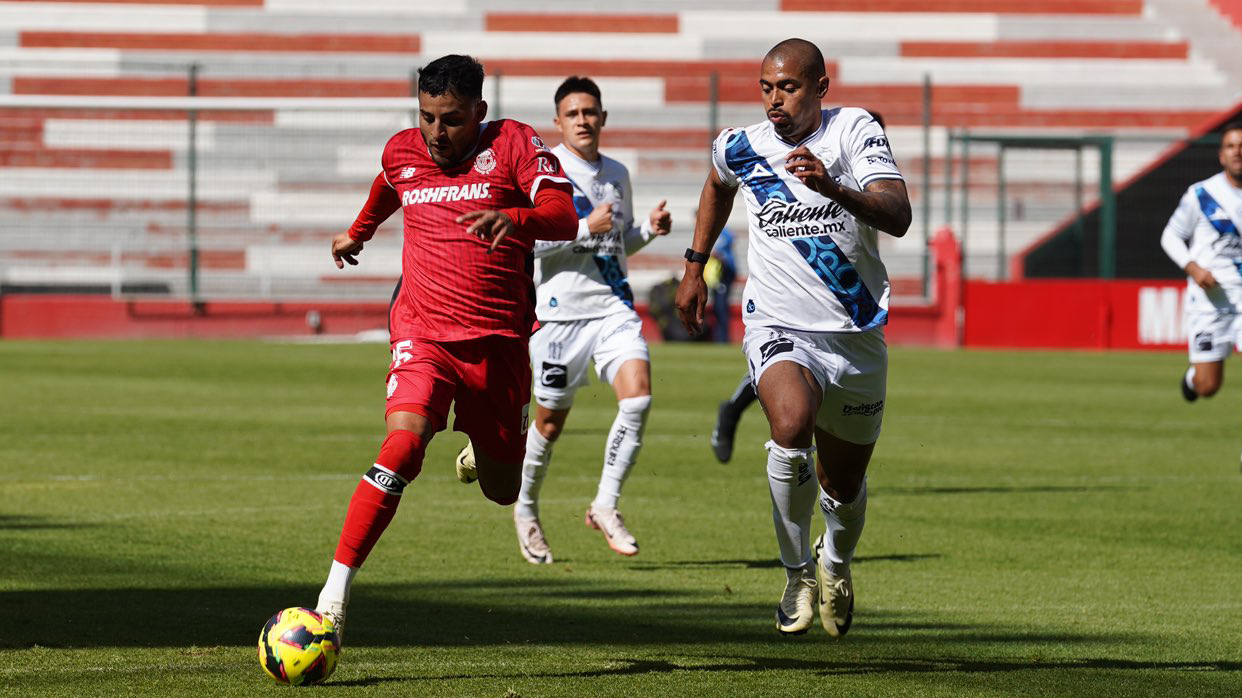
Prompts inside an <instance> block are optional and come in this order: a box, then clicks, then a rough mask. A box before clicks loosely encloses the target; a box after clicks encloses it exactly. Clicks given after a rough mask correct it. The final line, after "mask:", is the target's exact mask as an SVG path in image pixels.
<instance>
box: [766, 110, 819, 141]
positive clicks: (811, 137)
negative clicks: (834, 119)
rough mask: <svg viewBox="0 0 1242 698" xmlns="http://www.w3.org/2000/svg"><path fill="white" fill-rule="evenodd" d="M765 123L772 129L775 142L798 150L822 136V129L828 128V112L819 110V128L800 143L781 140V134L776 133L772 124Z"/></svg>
mask: <svg viewBox="0 0 1242 698" xmlns="http://www.w3.org/2000/svg"><path fill="white" fill-rule="evenodd" d="M766 123H767V125H768V128H770V129H772V135H773V136H775V137H776V140H778V141H780V142H781V143H783V144H785V145H792V146H793V147H795V148H799V147H801V146H804V145H806V144H807V143H810V142H811V141H813V140H815V139H816V138H819V137H820V136H822V135H823V134H824V129H825V128H826V127H827V126H828V110H827V109H820V110H819V128H817V129H815V130H814V131H811V135H809V136H807V137H806V138H803V139H802V140H801V141H799V142H797V143H790V142H789V141H787V140H785V139H784V138H781V134H779V133H777V132H776V127H775V126H773V125H772V122H771V121H768V122H766Z"/></svg>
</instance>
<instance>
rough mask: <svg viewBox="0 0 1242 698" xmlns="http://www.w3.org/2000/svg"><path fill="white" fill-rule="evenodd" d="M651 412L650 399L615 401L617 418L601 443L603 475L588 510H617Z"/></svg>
mask: <svg viewBox="0 0 1242 698" xmlns="http://www.w3.org/2000/svg"><path fill="white" fill-rule="evenodd" d="M650 410H651V396H650V395H643V396H642V397H627V398H623V399H621V400H618V401H617V418H616V419H614V420H612V428H611V429H609V430H608V441H607V442H605V443H604V472H603V473H601V474H600V478H599V489H598V490H597V491H596V493H595V501H594V502H592V503H591V506H593V507H595V508H597V509H616V508H617V500H618V499H620V498H621V486H622V485H624V484H625V478H627V477H629V475H630V470H631V469H633V467H634V461H636V460H638V450H639V449H640V448H642V446H643V427H645V426H646V424H647V412H648V411H650Z"/></svg>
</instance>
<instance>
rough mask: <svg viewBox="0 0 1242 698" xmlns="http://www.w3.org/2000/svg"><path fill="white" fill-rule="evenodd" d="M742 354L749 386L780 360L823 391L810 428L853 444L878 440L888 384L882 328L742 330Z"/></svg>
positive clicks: (886, 349)
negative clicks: (808, 375) (800, 368)
mask: <svg viewBox="0 0 1242 698" xmlns="http://www.w3.org/2000/svg"><path fill="white" fill-rule="evenodd" d="M742 352H743V353H745V354H746V362H747V363H748V364H749V366H750V380H751V382H752V383H753V384H754V385H755V386H758V385H759V379H760V378H761V377H762V376H763V372H764V371H766V370H767V369H768V368H769V367H770V366H772V365H774V364H777V363H780V362H781V361H792V362H794V363H796V364H798V365H799V366H804V367H806V368H807V369H808V370H810V372H811V374H812V375H814V376H815V380H816V382H818V383H819V387H820V389H821V390H823V392H824V401H823V402H822V403H820V406H819V414H818V415H816V417H815V426H816V427H818V428H820V429H823V430H824V431H826V432H828V433H829V434H832V435H833V436H835V437H837V438H839V439H842V440H844V441H848V442H850V443H854V444H870V443H875V441H876V439H878V438H880V424H881V422H882V421H883V420H884V397H885V387H886V385H887V381H888V344H887V343H885V341H884V328H883V327H877V328H876V329H873V330H868V331H866V332H839V333H819V332H797V331H794V330H778V329H772V328H767V327H756V328H754V329H751V328H747V329H746V335H745V336H744V337H743V338H742Z"/></svg>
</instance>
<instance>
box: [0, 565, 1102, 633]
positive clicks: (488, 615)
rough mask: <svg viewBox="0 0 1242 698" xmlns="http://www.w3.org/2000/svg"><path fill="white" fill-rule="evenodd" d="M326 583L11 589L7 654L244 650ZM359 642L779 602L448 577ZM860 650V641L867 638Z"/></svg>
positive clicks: (882, 615) (384, 612)
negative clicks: (272, 619) (280, 613)
mask: <svg viewBox="0 0 1242 698" xmlns="http://www.w3.org/2000/svg"><path fill="white" fill-rule="evenodd" d="M317 594H318V588H316V587H309V586H289V587H283V588H281V587H276V588H240V587H231V588H186V589H75V590H31V591H14V592H5V593H0V617H3V618H4V619H5V628H4V632H3V633H0V649H7V648H28V647H32V646H35V645H39V646H43V647H55V648H64V647H79V648H90V647H188V646H198V647H204V646H214V645H224V646H239V645H240V646H245V645H248V644H250V643H252V642H254V641H256V640H257V638H258V634H259V629H260V628H261V627H262V626H263V623H264V621H266V620H267V618H268V617H269V616H270V615H271V614H272V613H275V612H276V611H277V610H279V609H281V608H286V607H289V606H294V605H298V604H313V602H314V599H315V598H316V596H317ZM349 613H350V615H349V621H350V625H349V639H350V642H351V644H354V643H356V644H357V645H358V646H372V647H375V646H392V647H422V646H431V647H479V646H499V645H515V644H516V645H520V644H530V643H537V644H569V645H582V646H596V647H624V646H631V647H634V646H643V645H653V644H669V645H685V646H690V647H693V646H702V645H719V644H722V643H724V644H742V643H756V642H758V643H767V642H772V641H773V640H778V639H779V637H778V636H777V635H776V634H775V632H774V631H773V629H772V628H771V617H772V613H773V609H772V606H770V605H768V604H754V603H740V602H738V601H737V600H736V599H734V598H732V597H731V595H730V594H728V593H725V592H723V591H720V590H717V589H714V588H713V589H711V590H707V589H703V590H697V589H696V590H691V591H685V590H662V589H643V588H636V587H635V586H634V585H621V584H610V583H607V582H600V581H598V580H593V579H582V580H575V579H529V578H525V579H523V578H500V579H491V580H486V581H480V580H478V579H445V580H442V581H439V582H434V583H426V582H423V583H412V584H409V585H395V584H387V585H360V586H359V587H358V588H357V589H356V590H355V592H354V598H353V600H352V602H351V604H350V610H349ZM859 620H860V622H859V623H858V624H859V625H865V626H866V627H867V634H865V635H863V636H862V638H860V639H862V640H864V643H870V642H881V643H884V646H885V647H886V648H888V650H893V649H898V650H899V649H901V648H903V647H904V648H907V649H909V650H911V651H915V650H918V649H921V648H922V647H923V645H924V644H925V643H932V644H939V643H964V644H970V643H993V642H1004V643H1025V644H1056V645H1061V646H1064V645H1070V644H1075V643H1093V642H1103V641H1112V640H1115V639H1116V638H1112V637H1109V636H1103V635H1081V634H1071V633H1055V632H1050V633H1030V632H1020V631H1016V630H1015V631H1010V630H1007V629H1005V628H996V627H982V626H979V627H977V626H969V625H960V624H956V623H947V622H941V621H940V620H939V619H938V618H935V617H932V618H928V617H920V616H918V615H916V614H905V613H903V614H893V613H891V612H883V611H877V612H874V613H868V614H867V615H866V616H865V618H860V619H859ZM860 646H861V645H860Z"/></svg>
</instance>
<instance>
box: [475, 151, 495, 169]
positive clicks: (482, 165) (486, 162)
mask: <svg viewBox="0 0 1242 698" xmlns="http://www.w3.org/2000/svg"><path fill="white" fill-rule="evenodd" d="M494 169H496V154H495V153H493V152H492V149H491V148H488V149H487V150H484V151H483V152H481V153H479V154H478V155H476V156H475V158H474V171H475V172H478V173H479V174H482V175H485V174H487V173H488V172H491V171H492V170H494Z"/></svg>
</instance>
